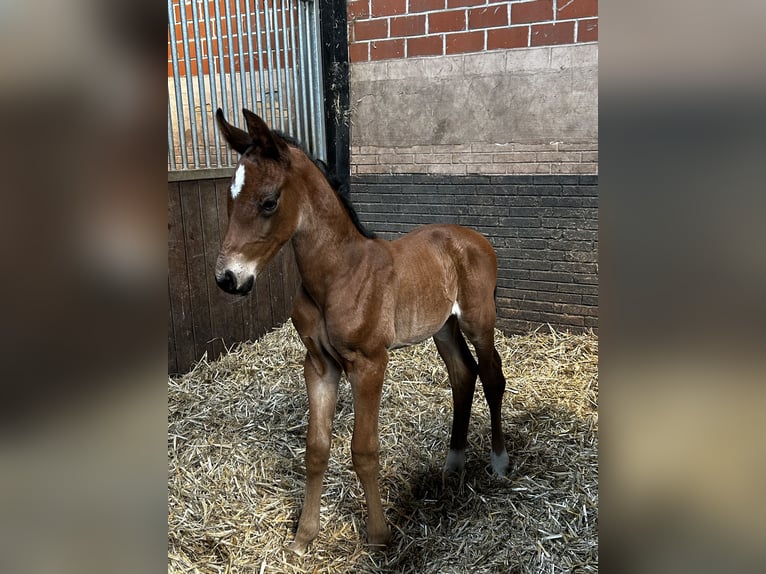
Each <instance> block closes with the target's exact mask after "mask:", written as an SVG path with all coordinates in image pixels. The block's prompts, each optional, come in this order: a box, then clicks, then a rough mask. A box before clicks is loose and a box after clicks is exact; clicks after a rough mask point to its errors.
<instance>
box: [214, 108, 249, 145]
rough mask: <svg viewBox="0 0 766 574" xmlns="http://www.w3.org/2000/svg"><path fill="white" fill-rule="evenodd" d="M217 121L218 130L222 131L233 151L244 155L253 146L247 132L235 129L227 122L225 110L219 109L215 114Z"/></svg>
mask: <svg viewBox="0 0 766 574" xmlns="http://www.w3.org/2000/svg"><path fill="white" fill-rule="evenodd" d="M215 119H216V122H217V123H218V129H220V130H221V134H223V137H224V139H226V141H227V142H229V145H230V146H231V147H232V149H234V150H236V151H237V152H239V153H240V154H243V153H245V150H247V148H249V147H250V146H251V145H252V144H253V140H252V139H251V138H250V136H249V135H248V133H247V132H246V131H244V130H241V129H239V128H237V127H234V126H233V125H231V124H230V123H229V122H227V121H226V119H225V118H224V117H223V110H221V108H218V111H217V112H216V113H215Z"/></svg>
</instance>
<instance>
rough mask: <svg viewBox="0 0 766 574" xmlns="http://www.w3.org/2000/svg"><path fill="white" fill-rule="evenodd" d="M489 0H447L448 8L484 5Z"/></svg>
mask: <svg viewBox="0 0 766 574" xmlns="http://www.w3.org/2000/svg"><path fill="white" fill-rule="evenodd" d="M486 3H487V0H447V8H460V7H461V6H482V5H484V4H486Z"/></svg>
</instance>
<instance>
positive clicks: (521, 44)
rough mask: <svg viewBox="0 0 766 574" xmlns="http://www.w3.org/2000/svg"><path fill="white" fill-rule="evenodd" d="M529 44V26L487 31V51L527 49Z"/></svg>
mask: <svg viewBox="0 0 766 574" xmlns="http://www.w3.org/2000/svg"><path fill="white" fill-rule="evenodd" d="M528 42H529V26H515V27H513V28H500V29H499V30H488V31H487V50H500V49H502V48H526V47H527V45H528Z"/></svg>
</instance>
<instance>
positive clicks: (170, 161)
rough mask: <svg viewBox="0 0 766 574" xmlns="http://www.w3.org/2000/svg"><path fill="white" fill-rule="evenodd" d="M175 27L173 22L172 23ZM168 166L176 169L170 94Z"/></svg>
mask: <svg viewBox="0 0 766 574" xmlns="http://www.w3.org/2000/svg"><path fill="white" fill-rule="evenodd" d="M170 25H171V26H172V25H173V22H170ZM168 165H169V166H170V169H175V168H176V148H175V144H174V142H173V122H172V120H171V119H170V94H168Z"/></svg>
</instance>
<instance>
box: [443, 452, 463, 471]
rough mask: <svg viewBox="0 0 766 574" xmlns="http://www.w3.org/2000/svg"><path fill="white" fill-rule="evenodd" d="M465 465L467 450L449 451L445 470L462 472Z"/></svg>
mask: <svg viewBox="0 0 766 574" xmlns="http://www.w3.org/2000/svg"><path fill="white" fill-rule="evenodd" d="M464 467H465V451H464V450H452V449H450V450H449V452H448V453H447V461H446V462H445V463H444V471H445V472H462V470H463V468H464Z"/></svg>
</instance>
